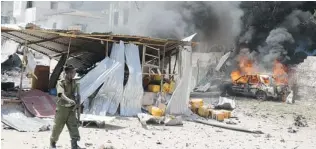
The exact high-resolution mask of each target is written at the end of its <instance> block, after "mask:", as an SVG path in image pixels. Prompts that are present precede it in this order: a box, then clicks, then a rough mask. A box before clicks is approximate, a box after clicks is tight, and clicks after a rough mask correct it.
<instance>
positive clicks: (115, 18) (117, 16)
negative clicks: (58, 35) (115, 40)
mask: <svg viewBox="0 0 316 149" xmlns="http://www.w3.org/2000/svg"><path fill="white" fill-rule="evenodd" d="M118 19H119V13H118V12H114V25H115V26H117V25H118Z"/></svg>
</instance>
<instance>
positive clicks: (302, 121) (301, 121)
mask: <svg viewBox="0 0 316 149" xmlns="http://www.w3.org/2000/svg"><path fill="white" fill-rule="evenodd" d="M294 121H295V122H294V125H295V126H297V127H308V124H307V121H306V118H305V117H304V116H302V115H298V116H296V117H295V118H294Z"/></svg>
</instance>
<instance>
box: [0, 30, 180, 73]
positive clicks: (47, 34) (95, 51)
mask: <svg viewBox="0 0 316 149" xmlns="http://www.w3.org/2000/svg"><path fill="white" fill-rule="evenodd" d="M1 32H2V33H1V36H2V37H5V38H8V39H11V40H13V41H15V42H17V43H20V44H25V42H27V43H28V46H29V47H30V48H31V49H33V50H35V51H37V52H40V53H42V54H45V55H47V56H48V57H50V58H53V59H55V60H57V61H58V60H59V58H60V56H61V55H62V54H67V53H68V46H69V42H71V43H70V50H69V57H70V59H69V60H68V63H69V64H72V65H74V66H75V67H76V68H77V69H78V70H79V71H80V70H83V71H85V70H86V69H87V68H90V67H91V66H92V65H93V64H95V63H96V62H99V61H101V60H102V59H103V58H104V57H105V51H106V46H107V42H108V48H109V51H110V50H111V46H112V44H113V42H115V43H117V42H119V41H120V40H122V41H124V42H125V43H130V42H132V43H134V44H137V45H143V44H146V45H150V46H152V47H155V48H160V49H161V50H163V48H164V47H165V53H166V55H167V54H168V53H170V52H173V51H176V50H175V49H176V47H177V45H180V44H183V43H185V42H183V41H178V40H171V39H158V38H149V37H143V36H131V35H111V34H109V33H106V34H105V33H95V34H86V33H69V32H73V31H71V30H43V29H15V28H9V27H1ZM70 40H71V41H70ZM147 49H148V48H147ZM147 51H148V53H150V49H148V50H147ZM160 53H161V55H162V54H163V52H160Z"/></svg>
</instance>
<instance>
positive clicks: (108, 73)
mask: <svg viewBox="0 0 316 149" xmlns="http://www.w3.org/2000/svg"><path fill="white" fill-rule="evenodd" d="M120 66H121V64H119V63H118V62H116V61H114V60H112V59H110V58H105V59H104V60H102V61H101V62H100V63H99V64H98V65H97V66H96V67H95V68H93V69H92V70H91V71H89V72H88V73H87V74H86V75H85V76H84V77H83V78H81V79H80V81H79V83H80V95H81V103H83V102H85V101H86V99H88V97H89V96H90V95H92V94H93V93H94V92H95V91H96V90H97V89H98V88H99V87H100V86H101V85H102V84H103V83H104V82H105V81H107V80H108V79H110V78H112V76H113V75H112V73H114V72H115V71H116V70H117V68H119V67H120ZM91 106H92V105H91ZM86 107H88V106H86Z"/></svg>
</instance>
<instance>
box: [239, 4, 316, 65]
mask: <svg viewBox="0 0 316 149" xmlns="http://www.w3.org/2000/svg"><path fill="white" fill-rule="evenodd" d="M240 8H241V9H242V10H243V11H244V15H243V16H242V18H241V19H242V29H241V34H240V35H239V37H238V38H236V45H237V46H238V45H239V44H241V43H243V44H245V43H246V44H247V45H248V47H249V49H251V50H252V51H255V52H258V53H259V58H260V59H261V60H262V61H261V62H267V61H270V60H271V59H280V60H281V61H282V62H283V63H284V64H296V63H299V62H301V61H302V59H304V57H306V56H307V55H314V54H315V52H314V51H313V50H314V49H315V50H316V47H315V45H316V44H315V43H316V24H315V23H313V21H311V18H312V14H313V13H314V9H315V8H316V3H315V2H264V1H256V2H241V4H240ZM237 53H238V52H237Z"/></svg>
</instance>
